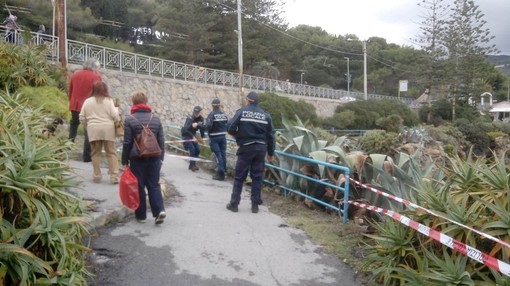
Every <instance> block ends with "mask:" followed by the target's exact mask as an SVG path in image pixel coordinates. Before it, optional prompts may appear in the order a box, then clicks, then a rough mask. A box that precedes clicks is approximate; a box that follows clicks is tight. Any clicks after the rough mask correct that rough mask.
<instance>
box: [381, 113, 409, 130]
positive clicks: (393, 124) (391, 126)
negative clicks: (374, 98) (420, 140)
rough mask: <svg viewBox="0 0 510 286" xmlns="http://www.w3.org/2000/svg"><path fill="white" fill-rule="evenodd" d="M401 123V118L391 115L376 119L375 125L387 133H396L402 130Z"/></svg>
mask: <svg viewBox="0 0 510 286" xmlns="http://www.w3.org/2000/svg"><path fill="white" fill-rule="evenodd" d="M402 122H403V120H402V117H400V116H398V115H396V114H392V115H390V116H387V117H381V118H379V119H377V120H376V122H375V124H376V125H377V126H378V127H381V128H382V129H384V130H386V131H388V132H395V133H398V132H399V131H400V129H401V128H402Z"/></svg>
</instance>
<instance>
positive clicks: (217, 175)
mask: <svg viewBox="0 0 510 286" xmlns="http://www.w3.org/2000/svg"><path fill="white" fill-rule="evenodd" d="M212 179H213V180H216V181H225V175H221V174H216V175H214V176H213V177H212Z"/></svg>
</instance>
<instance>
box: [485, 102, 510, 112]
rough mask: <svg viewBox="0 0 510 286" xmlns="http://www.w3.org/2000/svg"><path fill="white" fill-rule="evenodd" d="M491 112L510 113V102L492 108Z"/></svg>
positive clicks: (499, 103) (497, 104)
mask: <svg viewBox="0 0 510 286" xmlns="http://www.w3.org/2000/svg"><path fill="white" fill-rule="evenodd" d="M489 112H510V102H508V101H502V102H498V103H495V104H493V105H492V106H491V109H490V110H489Z"/></svg>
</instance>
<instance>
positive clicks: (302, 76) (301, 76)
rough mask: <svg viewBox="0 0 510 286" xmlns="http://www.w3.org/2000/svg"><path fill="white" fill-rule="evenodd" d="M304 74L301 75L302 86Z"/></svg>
mask: <svg viewBox="0 0 510 286" xmlns="http://www.w3.org/2000/svg"><path fill="white" fill-rule="evenodd" d="M304 74H305V73H304V72H302V73H301V84H303V75H304Z"/></svg>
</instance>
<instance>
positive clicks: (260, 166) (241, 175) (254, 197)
mask: <svg viewBox="0 0 510 286" xmlns="http://www.w3.org/2000/svg"><path fill="white" fill-rule="evenodd" d="M264 147H265V146H264ZM265 157H266V151H265V150H263V151H262V150H250V151H249V152H243V151H242V150H241V151H240V152H239V151H238V154H237V162H236V168H235V174H234V186H233V188H232V195H231V197H230V204H231V205H232V206H238V205H239V202H240V201H241V192H242V190H243V184H244V181H245V180H246V177H247V176H248V172H250V177H251V179H252V183H251V203H252V204H253V205H260V204H262V198H261V195H260V193H261V190H262V179H263V175H264V167H265Z"/></svg>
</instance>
